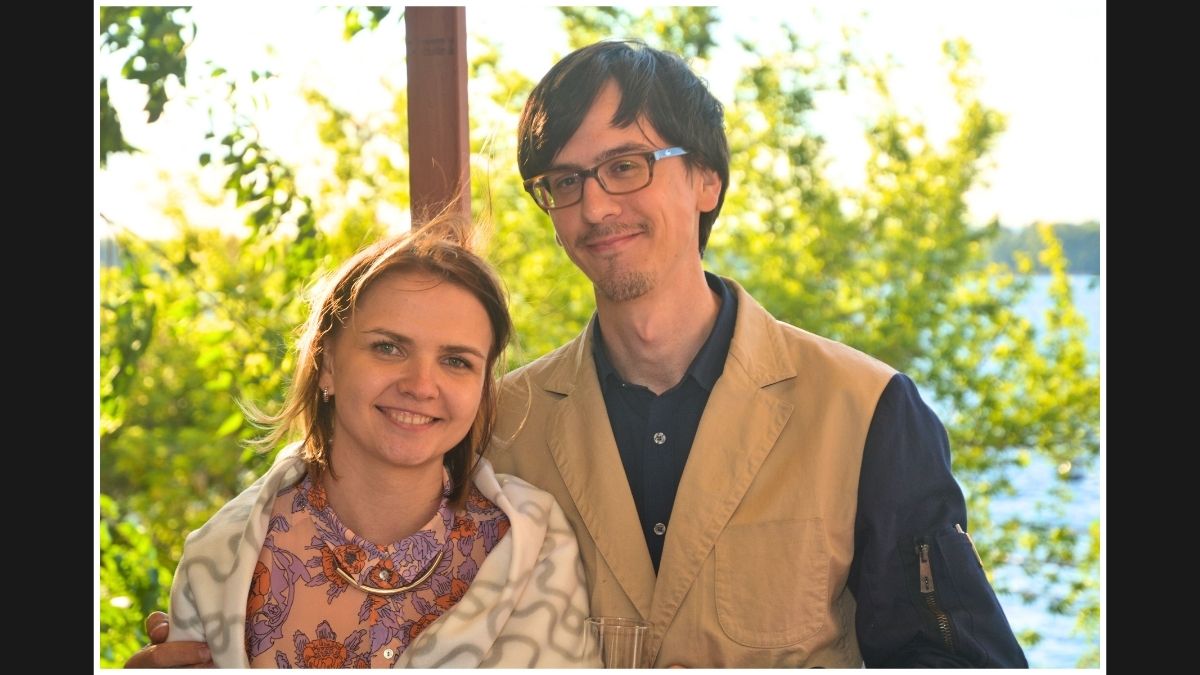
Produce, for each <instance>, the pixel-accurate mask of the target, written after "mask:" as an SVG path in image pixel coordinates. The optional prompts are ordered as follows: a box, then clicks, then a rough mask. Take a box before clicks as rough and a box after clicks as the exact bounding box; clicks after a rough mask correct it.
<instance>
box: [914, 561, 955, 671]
mask: <svg viewBox="0 0 1200 675" xmlns="http://www.w3.org/2000/svg"><path fill="white" fill-rule="evenodd" d="M917 560H918V562H919V567H920V590H921V598H922V599H923V600H924V601H925V607H926V608H927V609H928V610H929V612H930V613H931V614H933V620H934V622H935V623H936V624H937V629H938V633H940V634H941V636H942V642H943V643H944V644H945V645H946V649H947V650H949V651H950V652H951V653H953V652H954V636H953V635H952V634H951V632H950V616H949V615H948V614H946V612H944V611H942V608H941V607H940V606H939V605H938V599H937V589H936V588H934V585H933V567H932V566H931V565H930V564H929V544H927V543H925V542H924V541H920V540H918V543H917Z"/></svg>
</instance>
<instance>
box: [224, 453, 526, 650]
mask: <svg viewBox="0 0 1200 675" xmlns="http://www.w3.org/2000/svg"><path fill="white" fill-rule="evenodd" d="M449 490H450V484H449V480H448V477H445V476H444V490H443V498H442V503H441V506H440V508H439V509H438V512H437V513H436V514H434V516H433V518H432V519H431V520H430V521H429V523H427V524H426V525H425V527H424V528H422V529H421V530H419V531H418V532H416V533H414V534H412V535H410V536H408V537H405V538H404V539H402V540H400V541H397V542H393V543H391V544H388V545H387V546H377V545H375V544H374V543H372V542H370V541H367V540H366V539H363V538H362V537H359V536H358V535H356V534H354V532H352V531H351V530H350V529H349V528H347V527H346V526H345V525H343V524H342V522H341V521H340V520H339V519H338V517H337V514H335V513H334V512H333V509H332V508H330V506H329V504H328V501H327V500H326V497H325V491H324V489H323V488H322V487H321V486H320V485H314V484H313V482H312V481H311V479H310V478H308V477H305V478H304V480H302V481H301V482H300V483H298V484H296V485H295V486H293V487H291V488H288V489H287V490H284V491H282V492H280V493H279V494H278V495H277V496H276V498H275V506H274V509H273V511H272V514H271V521H270V525H269V528H268V532H267V537H266V540H265V541H264V542H263V548H262V552H261V553H260V555H259V560H258V563H257V565H256V566H255V570H254V576H253V578H252V579H251V582H250V593H249V597H248V598H247V603H246V652H247V655H248V656H249V658H250V664H251V665H252V666H254V667H267V668H292V667H297V668H369V667H372V666H374V667H388V666H390V665H391V664H392V663H394V662H395V660H396V658H397V657H398V656H399V655H400V654H401V653H403V652H404V650H405V649H406V648H407V647H408V645H409V644H410V643H411V642H412V641H413V640H414V639H415V638H416V637H417V636H418V635H420V634H421V632H422V631H423V630H425V628H427V627H428V626H429V624H431V623H433V622H434V621H436V620H437V619H438V618H439V617H440V616H441V615H442V614H443V613H445V612H446V611H447V610H449V609H450V608H451V607H453V606H454V605H455V604H457V603H458V601H459V600H460V599H462V597H463V594H464V593H466V590H467V588H468V587H469V586H470V584H471V581H472V580H473V579H474V578H475V575H476V574H477V573H478V571H479V566H480V565H481V564H482V563H483V560H484V559H485V558H486V557H487V554H488V553H489V552H491V550H492V549H493V548H494V547H495V546H496V544H497V543H498V542H499V541H500V539H501V538H503V537H504V535H505V534H506V533H507V532H508V528H509V523H508V518H507V517H506V516H505V515H504V513H503V512H502V511H501V510H500V509H499V508H498V507H497V506H496V505H495V504H493V503H492V502H491V501H489V500H488V499H487V498H486V497H484V496H483V495H482V494H480V493H479V492H478V490H476V489H475V488H474V486H472V489H471V492H470V493H469V495H468V497H467V503H466V507H465V508H463V509H461V510H459V511H458V512H455V511H453V510H452V509H451V508H450V506H449V504H448V502H447V498H446V495H448V494H449ZM439 553H442V558H441V560H440V561H439V562H438V564H437V567H436V568H435V569H434V571H433V574H432V575H431V576H430V578H429V580H428V581H427V582H425V583H422V584H421V585H420V586H418V587H417V588H414V589H413V590H411V591H406V592H403V593H397V594H396V595H390V596H383V595H377V594H373V593H366V592H364V591H362V590H360V589H358V588H355V587H353V586H352V585H351V584H349V583H347V582H346V580H345V579H343V578H342V577H341V576H340V575H338V574H337V570H338V569H339V568H340V569H341V570H343V571H345V572H346V573H347V574H348V575H350V576H351V577H352V578H353V579H354V580H355V581H356V582H358V583H359V584H362V585H367V586H374V587H377V588H396V587H399V586H402V585H406V584H408V583H411V582H412V581H413V580H414V579H415V578H417V577H418V576H420V575H421V574H423V573H424V572H425V571H426V570H428V569H429V566H430V565H431V564H432V563H433V562H434V561H435V559H436V558H437V556H438V554H439ZM339 635H342V636H344V639H342V640H338V636H339ZM288 639H290V641H291V644H288Z"/></svg>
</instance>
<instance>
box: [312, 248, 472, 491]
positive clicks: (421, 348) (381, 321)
mask: <svg viewBox="0 0 1200 675" xmlns="http://www.w3.org/2000/svg"><path fill="white" fill-rule="evenodd" d="M491 344H492V328H491V324H490V323H489V321H488V316H487V312H486V311H485V310H484V308H483V304H482V303H480V302H479V300H478V299H476V298H475V296H473V295H471V293H470V292H468V291H467V290H465V289H464V288H462V287H461V286H458V285H456V284H453V283H450V282H447V281H443V280H439V279H437V278H435V277H432V276H430V275H429V274H427V273H424V272H420V271H403V272H390V273H388V274H385V275H384V276H382V277H380V278H379V279H377V280H376V281H375V282H374V283H372V284H371V285H370V286H369V287H367V289H366V290H365V291H364V292H363V293H361V294H360V295H359V297H358V305H357V306H356V307H355V308H354V311H353V313H352V314H351V316H350V320H349V322H347V324H346V325H345V326H342V327H341V329H340V330H339V331H338V332H337V333H336V334H335V335H334V336H333V338H332V339H330V340H329V341H328V342H327V343H326V350H325V358H324V363H323V365H322V369H321V376H320V384H321V386H322V387H325V388H327V389H328V390H329V396H330V397H331V398H333V402H334V404H335V409H334V419H333V450H334V454H335V455H336V460H335V464H336V466H337V467H338V471H339V472H341V471H342V470H343V469H348V470H350V471H351V472H361V471H369V472H386V471H392V472H394V470H395V469H429V468H430V467H431V466H432V465H437V466H439V467H440V465H441V462H442V456H443V455H445V454H446V452H448V451H449V450H450V449H451V448H453V447H454V446H455V445H456V444H458V442H459V441H461V440H462V439H463V437H465V436H466V435H467V433H468V431H470V429H471V425H472V423H473V422H474V421H475V415H476V413H477V412H478V410H479V402H480V398H481V396H482V392H483V383H484V378H485V377H488V373H487V356H488V349H489V347H490V346H491ZM438 470H439V471H440V468H439V469H438Z"/></svg>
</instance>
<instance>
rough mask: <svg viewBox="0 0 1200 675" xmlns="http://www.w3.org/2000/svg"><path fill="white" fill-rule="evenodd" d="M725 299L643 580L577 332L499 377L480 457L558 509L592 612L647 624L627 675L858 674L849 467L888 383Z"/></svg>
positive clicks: (605, 424)
mask: <svg viewBox="0 0 1200 675" xmlns="http://www.w3.org/2000/svg"><path fill="white" fill-rule="evenodd" d="M727 281H728V280H727ZM733 287H734V288H735V290H736V292H737V294H738V313H737V323H736V326H735V329H734V335H733V342H732V344H731V345H730V348H729V356H728V358H727V359H726V362H725V369H724V372H723V373H722V375H721V377H720V379H719V380H717V384H716V386H715V387H714V389H713V391H712V394H711V396H710V397H709V400H708V404H707V406H706V407H705V410H704V416H703V418H702V419H701V421H700V427H699V429H698V430H697V433H696V439H695V442H694V443H693V445H692V449H691V452H690V454H689V456H688V461H687V465H686V467H685V469H684V472H683V478H682V480H681V481H680V484H679V491H678V493H677V495H676V497H675V505H674V508H673V510H672V512H671V521H670V523H669V527H668V529H667V532H666V534H665V536H666V542H665V545H664V549H663V556H662V561H661V564H660V568H659V571H658V575H657V577H656V576H655V573H654V568H653V566H652V565H651V563H650V556H649V553H648V552H647V550H646V544H645V540H644V538H643V535H642V528H641V525H640V522H639V520H638V515H637V510H636V508H635V506H634V502H633V497H632V495H631V493H630V490H629V485H628V483H627V481H626V477H625V470H624V468H623V466H622V463H621V457H620V455H619V453H618V452H617V446H616V442H615V441H614V439H613V434H612V429H611V427H610V426H609V420H608V416H607V414H606V413H605V410H606V408H605V404H604V398H603V395H602V394H601V391H600V386H599V382H598V380H597V378H596V369H595V363H594V361H593V359H592V341H591V336H592V330H591V326H589V327H588V328H587V329H585V330H584V331H583V333H581V334H580V335H579V336H578V337H577V338H575V339H574V340H572V341H571V342H570V343H568V344H566V345H564V346H563V347H561V348H559V349H557V350H555V351H554V352H551V353H550V354H547V355H546V356H544V357H542V358H540V359H538V360H537V361H534V362H533V363H530V364H529V365H527V366H525V367H523V368H521V369H519V370H516V371H514V372H512V373H510V374H509V375H508V376H507V377H506V378H505V381H504V385H503V388H502V391H501V396H500V415H499V423H498V428H497V433H496V435H495V438H494V441H493V444H492V447H491V448H490V449H489V451H488V456H489V457H490V458H491V460H492V462H493V464H494V466H495V468H496V471H497V472H503V473H512V474H515V475H517V476H520V477H521V478H524V479H525V480H527V481H529V482H531V483H533V484H534V485H536V486H538V487H540V488H542V489H544V490H547V491H548V492H550V493H551V494H553V495H554V496H555V498H556V499H557V500H558V502H559V504H561V505H562V507H563V510H564V511H565V512H566V514H567V518H568V520H570V522H571V525H572V527H574V528H575V534H576V535H577V537H578V538H579V548H580V553H581V555H582V557H583V563H584V568H585V570H586V573H587V577H588V585H589V589H590V601H591V613H592V615H594V616H624V617H635V618H641V619H644V620H646V621H648V622H649V623H650V631H649V635H648V638H647V644H646V651H645V665H647V666H651V665H653V666H669V665H675V664H679V665H685V666H691V667H773V666H791V667H795V666H825V667H858V666H861V665H862V656H861V655H860V654H859V650H858V642H857V640H856V639H855V633H854V599H853V597H852V596H851V595H850V592H849V591H848V590H847V589H846V577H847V574H848V573H849V569H850V563H851V560H852V558H853V555H854V517H855V506H856V502H857V495H858V476H859V467H860V463H861V460H862V451H863V445H864V443H865V440H866V436H867V429H868V427H869V425H870V423H871V417H872V415H873V414H874V411H875V405H876V402H877V401H878V400H879V396H880V394H881V393H882V391H883V389H884V387H885V386H886V385H887V383H888V381H889V379H890V378H891V377H892V375H893V374H894V372H895V371H893V370H892V369H891V368H890V367H888V366H886V365H884V364H882V363H880V362H878V361H876V360H874V359H872V358H870V357H868V356H865V355H864V354H862V353H860V352H857V351H855V350H853V349H851V348H849V347H846V346H845V345H842V344H839V343H836V342H832V341H830V340H826V339H824V338H821V337H818V336H815V335H812V334H810V333H807V332H805V331H803V330H800V329H798V328H795V327H793V326H789V325H787V324H784V323H781V322H778V321H776V320H775V319H774V318H772V317H771V316H770V315H769V314H768V313H767V312H766V310H764V309H763V308H762V307H761V306H760V305H759V304H758V303H757V302H755V301H754V299H753V298H751V297H750V296H749V295H748V294H747V293H746V292H745V290H743V289H742V288H741V287H740V286H738V285H737V284H733Z"/></svg>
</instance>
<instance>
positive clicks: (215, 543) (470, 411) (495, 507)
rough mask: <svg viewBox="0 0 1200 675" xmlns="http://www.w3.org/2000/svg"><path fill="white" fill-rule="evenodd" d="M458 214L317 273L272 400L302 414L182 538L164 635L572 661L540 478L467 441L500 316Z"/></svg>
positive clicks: (490, 369) (480, 409)
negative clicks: (289, 363) (536, 482)
mask: <svg viewBox="0 0 1200 675" xmlns="http://www.w3.org/2000/svg"><path fill="white" fill-rule="evenodd" d="M467 232H468V230H467V228H466V227H465V226H464V225H462V224H461V223H456V222H453V221H449V220H447V219H444V218H443V219H439V220H436V221H435V222H432V223H430V224H428V225H426V226H425V227H422V228H421V229H420V230H418V231H415V232H412V233H409V234H405V235H403V236H400V237H397V238H394V239H391V240H388V241H384V242H381V243H378V244H376V245H373V246H371V247H369V248H367V249H365V250H363V251H362V252H360V253H358V254H357V255H356V256H354V257H353V258H351V259H350V260H349V261H347V262H346V263H345V264H343V265H342V266H341V268H339V269H338V270H337V271H336V272H334V273H333V274H332V275H330V276H329V277H328V278H327V279H325V280H324V281H323V282H322V283H320V284H319V285H318V286H317V287H316V293H315V296H314V302H313V306H312V312H311V314H310V316H309V318H308V320H307V322H306V323H305V325H304V329H303V333H302V336H301V338H300V342H299V345H298V352H299V354H298V358H297V365H296V373H295V377H294V379H293V382H292V386H291V389H290V391H289V392H288V395H287V399H286V401H285V403H284V407H283V409H282V411H281V412H280V413H279V414H278V415H276V416H273V417H270V416H263V415H261V414H257V413H254V414H253V416H254V417H255V418H256V420H257V421H260V422H267V423H268V424H269V425H270V426H271V427H272V428H273V431H272V433H270V434H269V435H268V436H267V437H266V438H265V439H263V443H264V444H265V445H273V444H274V443H275V442H276V441H278V440H280V439H281V438H282V437H283V436H285V435H286V434H288V433H291V432H298V433H299V435H300V436H301V437H302V439H303V440H301V441H299V442H297V443H295V444H293V445H290V446H288V447H287V448H285V449H284V450H282V451H280V453H279V455H278V457H277V458H276V460H275V462H274V465H273V466H272V467H271V468H270V469H269V470H268V471H267V473H266V474H265V475H264V476H262V477H261V478H260V479H259V480H258V481H257V482H256V483H254V485H252V486H251V487H250V488H249V489H247V490H246V491H245V492H243V493H242V494H240V495H239V496H238V497H236V498H235V499H234V500H233V501H231V502H229V503H228V504H226V505H225V506H224V507H223V508H222V509H221V510H220V511H218V512H217V513H216V515H214V516H213V517H212V519H210V520H209V521H208V522H207V523H206V524H205V525H204V527H202V528H201V529H199V530H197V531H196V532H193V533H192V534H191V535H190V536H189V537H188V539H187V543H186V545H185V547H184V554H183V558H182V560H181V561H180V563H179V568H178V570H177V571H176V575H175V581H174V586H173V587H172V590H171V632H170V640H171V641H180V640H196V641H205V642H207V643H208V646H209V649H210V650H211V652H212V658H213V662H214V663H215V665H217V666H224V667H248V666H253V667H276V666H278V667H369V666H373V667H392V666H413V667H437V666H447V667H474V666H500V667H535V666H537V667H548V666H571V665H585V664H580V663H579V654H580V653H581V651H582V649H581V647H582V645H581V644H580V641H581V640H582V639H583V637H582V634H583V631H582V625H583V620H584V618H586V616H587V613H588V608H587V598H586V587H585V585H584V581H583V571H582V566H581V565H580V562H579V554H578V548H577V546H576V542H575V538H574V535H573V533H572V532H571V529H570V526H569V525H568V524H567V521H566V519H565V518H564V516H563V514H562V511H561V509H560V508H559V506H558V505H557V504H556V503H555V502H554V500H553V498H552V497H550V495H549V494H547V493H545V492H542V491H540V490H538V489H536V488H534V487H532V486H530V485H529V484H527V483H524V482H523V481H521V480H520V479H517V478H514V477H511V476H504V475H497V474H495V473H494V472H493V471H492V469H491V466H490V464H489V463H488V462H487V460H485V459H482V458H481V457H480V454H481V452H482V450H483V447H484V445H485V444H486V442H487V439H488V438H489V437H490V435H491V428H492V422H493V418H494V415H495V393H496V389H495V385H496V380H495V370H496V364H497V363H498V360H499V357H500V355H501V352H502V351H503V349H504V347H505V345H506V343H507V341H508V337H509V333H510V331H511V324H510V321H509V317H508V309H507V305H506V302H505V299H504V296H503V293H502V290H501V287H500V283H499V281H498V279H497V277H496V275H495V273H494V272H493V271H492V270H491V268H490V267H489V266H488V265H487V263H485V262H484V261H483V260H482V259H480V258H479V257H478V256H476V255H475V254H473V253H472V252H471V251H470V250H469V249H468V247H467V241H468V234H467Z"/></svg>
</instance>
